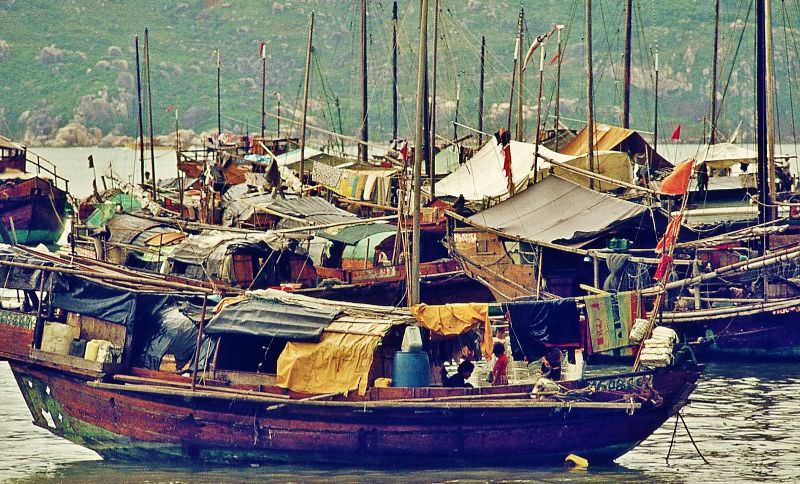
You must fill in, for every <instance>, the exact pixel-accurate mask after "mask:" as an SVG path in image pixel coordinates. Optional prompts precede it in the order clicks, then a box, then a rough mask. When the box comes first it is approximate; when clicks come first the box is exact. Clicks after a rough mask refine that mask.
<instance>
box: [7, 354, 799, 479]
mask: <svg viewBox="0 0 800 484" xmlns="http://www.w3.org/2000/svg"><path fill="white" fill-rule="evenodd" d="M11 385H14V383H13V379H12V378H11V375H10V372H9V371H8V369H7V366H5V364H0V408H3V409H4V410H3V414H4V418H3V421H4V423H3V425H2V426H0V447H2V448H3V449H4V451H3V452H2V454H0V478H3V477H5V478H15V479H17V480H19V481H20V482H41V481H47V480H51V481H59V482H81V483H101V482H102V483H106V482H142V481H150V482H221V481H225V482H250V481H253V480H262V479H269V480H274V481H278V482H297V481H302V482H323V481H325V482H328V481H331V480H335V481H336V482H397V481H399V480H403V481H404V482H409V481H411V482H543V481H544V482H564V481H569V482H587V481H598V480H599V481H614V482H642V481H669V482H676V481H677V482H682V481H691V482H698V481H700V482H733V481H741V480H756V479H780V480H797V479H798V478H800V464H798V463H797V458H796V452H797V451H798V450H800V418H798V417H800V405H798V404H797V403H796V401H795V400H794V399H795V397H796V395H798V394H800V367H798V365H791V364H764V365H742V364H739V363H725V364H716V365H709V366H708V368H707V370H706V373H705V375H704V376H703V378H702V379H701V381H700V384H699V386H698V389H697V391H696V392H695V393H694V395H693V399H692V400H693V401H692V404H691V405H690V406H689V407H687V408H686V409H685V410H684V416H685V418H686V422H687V424H688V425H689V429H690V431H691V433H692V436H693V437H694V439H695V441H696V442H697V444H698V446H699V448H700V450H701V451H702V452H703V454H704V455H705V456H706V458H707V459H708V460H709V461H710V464H709V465H706V464H704V463H703V461H702V459H700V458H699V457H698V456H697V454H696V451H695V449H694V447H693V446H692V444H691V442H690V440H689V437H688V436H687V434H686V432H685V430H684V429H683V427H682V426H680V425H679V426H678V431H677V433H676V437H675V442H674V448H673V450H672V456H671V457H670V461H669V464H668V463H667V462H666V461H665V457H666V455H667V450H668V449H669V446H670V442H671V440H672V435H673V429H674V425H675V422H674V420H671V421H669V422H667V423H666V424H665V425H664V426H663V427H662V428H661V429H659V430H658V431H657V432H656V433H655V434H654V435H653V436H652V437H651V438H649V439H648V440H647V441H645V442H643V443H642V445H641V446H640V447H639V448H637V449H636V450H634V451H633V452H631V453H629V454H628V455H626V456H623V457H622V458H621V459H619V460H618V463H617V465H613V466H607V467H592V468H590V470H588V471H569V470H565V469H562V468H545V469H543V468H535V469H527V468H508V469H506V468H500V469H496V468H495V469H439V470H414V469H412V470H409V469H393V470H374V469H349V468H345V469H341V468H324V467H323V468H319V467H315V468H310V467H300V466H274V467H266V466H265V467H205V466H185V464H178V465H175V464H162V465H159V466H155V467H154V466H152V465H149V464H143V465H131V464H120V463H107V462H102V461H96V460H94V461H92V460H90V459H96V456H95V454H93V453H92V452H89V451H86V450H85V449H81V448H80V447H78V446H75V445H72V444H70V443H68V442H65V441H63V440H61V439H58V438H56V437H54V436H52V435H50V434H48V433H47V432H45V431H44V430H41V429H37V428H35V427H33V426H32V425H31V424H30V415H28V413H27V409H26V408H25V407H24V405H23V403H22V398H21V397H20V396H19V392H18V391H17V389H16V387H15V386H14V387H13V388H12V387H11ZM11 390H13V391H11ZM8 412H10V415H6V414H7V413H8ZM6 449H7V450H6Z"/></svg>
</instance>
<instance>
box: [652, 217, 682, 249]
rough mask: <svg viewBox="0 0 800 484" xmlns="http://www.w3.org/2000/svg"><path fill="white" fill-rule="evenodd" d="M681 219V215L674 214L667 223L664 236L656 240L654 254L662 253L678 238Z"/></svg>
mask: <svg viewBox="0 0 800 484" xmlns="http://www.w3.org/2000/svg"><path fill="white" fill-rule="evenodd" d="M682 221H683V216H682V215H676V216H675V217H674V218H673V219H672V220H670V221H669V224H667V230H665V231H664V236H663V237H661V240H659V241H658V244H657V245H656V251H655V252H656V254H661V253H663V252H664V251H665V250H666V249H668V248H669V247H670V246H672V245H673V244H674V243H675V241H676V240H677V239H678V234H679V233H680V231H681V222H682Z"/></svg>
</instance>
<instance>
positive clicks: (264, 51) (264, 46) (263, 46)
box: [258, 42, 267, 59]
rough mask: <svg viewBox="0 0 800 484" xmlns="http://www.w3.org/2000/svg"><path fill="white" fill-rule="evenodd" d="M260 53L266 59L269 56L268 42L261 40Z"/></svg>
mask: <svg viewBox="0 0 800 484" xmlns="http://www.w3.org/2000/svg"><path fill="white" fill-rule="evenodd" d="M258 53H259V55H260V56H261V58H262V59H266V58H267V44H266V43H264V42H261V47H260V48H259V52H258Z"/></svg>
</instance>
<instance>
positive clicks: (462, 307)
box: [411, 303, 493, 359]
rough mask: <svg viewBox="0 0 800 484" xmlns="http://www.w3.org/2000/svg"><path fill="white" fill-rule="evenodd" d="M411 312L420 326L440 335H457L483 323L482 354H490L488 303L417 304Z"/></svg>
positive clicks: (490, 337) (487, 355)
mask: <svg viewBox="0 0 800 484" xmlns="http://www.w3.org/2000/svg"><path fill="white" fill-rule="evenodd" d="M411 314H413V315H414V318H416V320H417V323H419V325H420V326H422V327H424V328H427V329H429V330H430V331H432V332H434V333H436V334H440V335H442V336H458V335H460V334H464V333H466V332H467V331H470V330H472V329H475V328H476V327H477V326H478V325H479V324H483V342H482V343H481V349H482V350H483V354H484V356H486V358H487V359H488V358H490V357H491V354H492V344H493V342H492V328H491V326H490V324H489V305H488V304H485V303H463V304H443V305H436V306H428V305H427V304H417V305H416V306H412V307H411Z"/></svg>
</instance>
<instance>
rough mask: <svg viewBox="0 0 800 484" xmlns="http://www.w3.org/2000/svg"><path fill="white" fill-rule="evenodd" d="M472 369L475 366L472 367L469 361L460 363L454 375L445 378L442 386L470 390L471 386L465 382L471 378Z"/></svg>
mask: <svg viewBox="0 0 800 484" xmlns="http://www.w3.org/2000/svg"><path fill="white" fill-rule="evenodd" d="M474 369H475V365H473V364H472V362H471V361H462V362H461V364H460V365H458V371H456V374H455V375H453V376H449V377H447V378H445V379H444V381H443V382H442V384H443V385H444V386H446V387H452V388H472V385H471V384H469V383H467V380H469V377H471V376H472V371H473V370H474Z"/></svg>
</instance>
